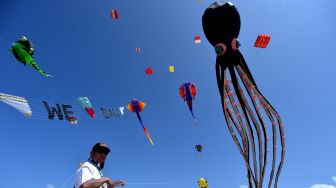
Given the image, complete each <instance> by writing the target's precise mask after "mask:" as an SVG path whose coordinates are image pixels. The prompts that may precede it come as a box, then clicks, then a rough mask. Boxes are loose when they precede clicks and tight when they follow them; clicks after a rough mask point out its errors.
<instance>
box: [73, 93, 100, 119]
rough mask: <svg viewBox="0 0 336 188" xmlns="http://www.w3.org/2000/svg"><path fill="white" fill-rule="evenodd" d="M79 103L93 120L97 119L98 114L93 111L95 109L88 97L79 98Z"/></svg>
mask: <svg viewBox="0 0 336 188" xmlns="http://www.w3.org/2000/svg"><path fill="white" fill-rule="evenodd" d="M77 103H78V104H79V105H80V106H81V107H82V108H83V109H84V110H85V111H86V113H87V114H88V115H89V116H90V117H91V118H95V117H96V113H95V111H94V110H93V107H92V105H91V103H90V100H89V98H87V97H78V98H77Z"/></svg>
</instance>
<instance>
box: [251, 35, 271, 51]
mask: <svg viewBox="0 0 336 188" xmlns="http://www.w3.org/2000/svg"><path fill="white" fill-rule="evenodd" d="M270 40H271V35H268V34H259V35H258V37H257V39H256V41H255V43H254V47H256V48H266V47H267V45H268V43H269V42H270Z"/></svg>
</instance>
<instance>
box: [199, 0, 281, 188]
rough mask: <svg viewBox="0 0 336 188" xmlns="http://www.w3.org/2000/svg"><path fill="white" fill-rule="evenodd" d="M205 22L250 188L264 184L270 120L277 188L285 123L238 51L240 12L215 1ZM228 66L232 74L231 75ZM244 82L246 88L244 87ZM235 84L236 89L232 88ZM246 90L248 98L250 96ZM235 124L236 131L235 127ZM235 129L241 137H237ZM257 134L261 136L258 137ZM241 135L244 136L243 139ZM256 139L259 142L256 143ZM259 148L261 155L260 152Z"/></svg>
mask: <svg viewBox="0 0 336 188" xmlns="http://www.w3.org/2000/svg"><path fill="white" fill-rule="evenodd" d="M202 24H203V30H204V33H205V36H206V37H207V39H208V41H209V42H210V43H211V44H212V45H213V46H214V47H215V51H216V54H217V59H216V77H217V84H218V89H219V92H220V95H221V101H222V107H223V112H224V116H225V120H226V123H227V126H228V128H229V131H230V133H231V136H232V138H233V139H234V141H235V143H236V145H237V147H238V149H239V151H240V153H241V155H242V156H243V158H244V161H245V164H246V167H247V173H248V182H249V188H252V187H255V188H262V186H263V180H264V176H265V171H266V167H267V156H268V154H267V153H268V147H267V146H268V134H267V126H266V123H269V124H271V125H272V135H273V150H272V154H273V157H272V167H271V172H270V177H269V183H268V187H269V188H270V187H271V186H272V181H273V178H274V172H275V170H276V176H275V180H274V187H275V188H276V187H277V183H278V178H279V175H280V173H281V168H282V166H283V163H284V158H285V136H284V129H283V124H282V122H281V119H280V116H279V115H278V113H277V112H276V110H275V109H274V108H273V106H272V105H271V104H270V103H269V102H268V101H267V100H266V98H265V97H264V96H263V95H262V94H261V92H260V91H259V89H258V87H257V85H256V83H255V81H254V79H253V77H252V74H251V72H250V70H249V68H248V67H247V64H246V62H245V60H244V57H243V55H242V54H241V53H240V51H239V50H238V47H239V46H240V44H239V41H238V39H237V38H238V35H239V31H240V16H239V12H238V10H237V9H236V7H235V6H234V5H233V4H232V3H231V2H228V3H224V2H215V3H213V4H212V5H210V6H209V7H208V8H207V9H206V10H205V12H204V15H203V17H202ZM227 69H228V72H229V73H230V76H228V75H227ZM237 75H238V76H237ZM229 77H231V80H228V79H229ZM230 85H231V86H230ZM241 85H243V86H244V87H243V88H242V87H241ZM232 86H233V90H231V87H232ZM243 89H244V90H243ZM244 93H245V94H244ZM246 93H247V94H248V97H246V96H247V95H246ZM258 101H259V103H258ZM260 109H263V110H260ZM263 114H266V116H267V117H268V119H267V118H266V119H264V118H263ZM266 121H267V122H266ZM232 124H233V126H234V127H235V129H236V130H234V129H233V127H232ZM277 128H278V129H279V132H280V139H279V140H280V142H281V151H280V152H281V160H280V163H279V165H278V167H277V168H275V164H276V154H277V151H276V149H277V148H276V142H277ZM235 132H237V133H238V134H239V135H238V134H237V135H238V136H240V137H237V135H236V134H235ZM255 133H256V134H257V139H255V138H254V136H255V135H254V134H255ZM238 138H241V142H240V141H239V140H238ZM256 140H257V143H255V142H256ZM250 148H251V149H252V156H250ZM256 148H257V151H258V152H259V155H257V154H256V152H257V151H256ZM257 157H258V162H257ZM250 158H251V159H252V160H253V169H252V166H250ZM258 165H259V168H258Z"/></svg>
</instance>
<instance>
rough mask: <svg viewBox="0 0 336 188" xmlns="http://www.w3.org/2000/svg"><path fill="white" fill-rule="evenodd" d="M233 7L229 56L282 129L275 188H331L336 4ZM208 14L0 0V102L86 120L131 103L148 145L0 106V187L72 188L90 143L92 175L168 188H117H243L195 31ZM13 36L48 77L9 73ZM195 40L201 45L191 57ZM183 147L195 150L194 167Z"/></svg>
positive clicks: (281, 1) (173, 3)
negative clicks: (99, 152) (202, 182)
mask: <svg viewBox="0 0 336 188" xmlns="http://www.w3.org/2000/svg"><path fill="white" fill-rule="evenodd" d="M232 2H233V3H234V4H235V5H236V6H237V8H238V10H239V11H240V16H241V22H242V26H241V31H240V35H239V38H240V41H241V43H242V46H241V48H240V51H241V52H242V54H243V55H244V57H245V59H246V61H247V64H248V66H249V68H250V70H251V72H252V74H253V76H254V78H255V80H256V82H257V84H258V86H259V89H260V90H261V91H262V93H263V94H264V96H265V97H266V98H267V99H268V100H269V101H270V102H271V103H272V105H273V106H274V107H275V108H276V109H277V111H278V112H279V114H280V115H281V117H282V119H283V122H284V125H285V133H286V149H287V153H286V159H285V165H284V167H283V170H282V175H281V176H280V179H279V184H278V187H282V188H335V187H336V177H335V176H336V163H335V156H336V150H335V146H336V139H335V135H336V126H335V109H334V106H335V105H336V101H335V100H334V99H335V88H336V87H335V86H336V84H335V80H336V74H335V73H334V70H335V68H336V66H335V59H336V53H335V47H334V44H335V42H336V37H335V33H336V24H335V23H336V11H335V8H336V1H334V0H318V1H316V0H314V1H313V0H297V1H290V0H245V1H238V0H233V1H232ZM211 3H213V1H208V0H202V1H201V2H200V3H199V2H198V1H196V0H188V1H181V0H170V1H167V0H165V1H162V0H156V1H153V0H141V1H138V0H137V1H136V0H133V1H125V0H30V1H24V0H1V1H0V23H1V24H0V37H1V38H0V63H1V69H0V80H1V82H0V92H2V93H8V94H13V95H17V96H22V97H27V98H32V99H35V100H45V101H50V102H59V103H65V104H73V105H74V106H75V105H76V103H75V100H76V99H77V97H80V96H87V97H89V99H90V100H91V103H92V105H93V106H94V107H97V108H99V107H111V108H113V107H119V106H121V105H126V104H127V103H128V102H129V101H130V100H131V99H132V98H134V97H135V98H138V99H140V100H141V101H144V102H145V103H146V104H147V106H146V108H145V109H144V111H143V112H142V113H141V116H142V118H143V121H144V122H145V124H146V126H147V129H148V130H149V132H150V134H151V136H152V139H153V141H154V143H155V146H151V145H150V144H149V142H148V140H147V138H146V137H145V135H144V133H143V131H142V129H141V126H140V124H139V122H138V120H137V118H136V115H135V114H132V113H130V112H126V113H125V115H124V116H122V117H119V118H113V119H110V120H102V119H100V120H92V119H90V118H89V117H88V116H85V114H84V112H83V111H80V110H78V111H76V115H78V116H80V117H81V118H80V119H79V121H78V124H77V125H75V126H74V125H70V124H69V123H67V122H65V121H59V120H54V121H49V120H41V119H38V118H34V116H33V118H31V119H29V118H26V117H24V116H23V115H22V114H21V113H19V112H17V111H16V110H15V109H13V108H11V107H9V106H7V105H6V104H4V103H1V104H0V130H1V131H0V149H1V155H0V161H1V162H2V163H1V172H0V177H1V178H0V179H1V185H0V187H2V188H10V187H16V188H23V187H28V188H60V187H61V186H62V185H64V186H63V187H71V186H72V185H73V183H74V182H73V178H71V176H72V175H73V174H74V173H75V171H76V169H77V167H78V164H79V162H82V161H85V160H86V159H87V158H88V157H89V151H90V149H91V147H92V146H93V145H94V144H95V143H96V142H100V141H102V142H106V143H107V144H108V145H109V146H110V147H111V154H110V156H109V157H108V159H107V164H106V167H105V169H104V173H105V175H107V176H109V177H111V178H112V179H124V180H125V181H126V182H129V183H137V182H138V183H167V184H158V185H148V184H147V185H141V184H140V185H135V184H130V185H127V187H130V188H133V187H136V188H150V187H153V188H168V187H175V188H186V187H190V188H191V187H197V186H198V185H197V180H198V178H200V177H205V178H206V179H207V180H208V182H209V187H211V188H216V187H222V188H226V187H227V188H244V187H245V186H246V185H247V179H246V170H245V166H244V163H243V159H242V158H241V156H240V154H239V152H238V150H237V148H236V146H235V144H234V142H233V140H232V138H231V136H230V134H229V131H228V129H227V127H226V123H225V120H224V116H223V112H222V109H221V103H220V96H219V92H218V89H217V84H216V77H215V58H216V55H215V52H214V49H213V47H212V46H211V45H210V44H209V43H208V41H207V40H206V39H205V36H204V33H203V30H202V21H201V18H202V15H203V12H204V10H205V9H206V8H207V7H208V6H209V5H210V4H211ZM111 9H118V10H119V12H120V19H119V20H112V19H111V18H110V16H109V11H110V10H111ZM259 33H268V34H270V35H271V37H272V38H271V42H270V44H269V46H268V47H267V48H266V49H257V48H254V47H253V44H254V41H255V38H256V37H257V35H258V34H259ZM21 35H25V36H27V37H28V38H29V39H30V40H31V41H32V42H33V43H34V47H35V54H34V57H35V60H36V62H37V63H38V64H39V65H40V67H41V68H42V69H43V70H44V71H45V72H47V73H49V74H52V75H54V78H51V79H50V78H46V77H43V76H41V75H40V74H38V72H36V71H35V70H33V69H31V68H29V67H28V66H27V67H24V66H23V65H22V64H20V63H18V62H16V60H15V59H14V57H13V56H12V55H11V54H10V52H9V50H8V49H9V48H10V46H11V42H14V41H16V40H17V39H18V38H19V36H21ZM195 35H200V36H201V38H202V43H201V44H194V41H193V39H194V36H195ZM136 47H140V48H141V53H140V54H137V53H136V52H135V48H136ZM169 65H174V66H175V73H173V74H172V73H169V71H168V66H169ZM146 67H152V68H153V70H154V74H153V75H152V76H147V75H146V74H145V73H144V71H145V68H146ZM187 81H193V82H194V83H195V84H196V86H197V91H198V93H197V96H196V100H195V101H194V113H195V116H196V118H197V120H198V127H197V128H194V127H193V126H192V117H191V115H190V113H189V111H188V108H187V105H186V104H185V103H184V102H183V100H182V99H181V98H180V96H179V93H178V87H179V85H180V84H182V83H184V82H187ZM33 113H34V111H33ZM80 114H82V115H80ZM83 114H84V115H83ZM196 144H202V145H203V146H204V151H203V153H202V157H200V156H199V155H196V152H195V150H194V146H195V145H196ZM68 178H69V179H68ZM67 179H68V181H67ZM318 184H320V185H318Z"/></svg>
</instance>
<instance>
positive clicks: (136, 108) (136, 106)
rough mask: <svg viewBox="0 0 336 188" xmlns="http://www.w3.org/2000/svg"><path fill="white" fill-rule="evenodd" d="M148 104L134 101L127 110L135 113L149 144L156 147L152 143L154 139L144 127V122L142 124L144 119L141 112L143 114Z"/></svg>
mask: <svg viewBox="0 0 336 188" xmlns="http://www.w3.org/2000/svg"><path fill="white" fill-rule="evenodd" d="M145 106H146V104H145V103H144V102H141V101H139V100H138V99H133V100H132V101H131V102H130V103H129V104H128V105H127V109H128V110H129V111H131V112H135V113H136V115H137V117H138V119H139V121H140V124H141V126H142V128H143V130H144V132H145V134H146V136H147V138H148V140H149V142H150V143H151V144H152V145H154V143H153V141H152V138H151V136H150V135H149V133H148V131H147V129H146V127H145V126H144V124H143V122H142V119H141V117H140V112H142V110H143V109H144V108H145Z"/></svg>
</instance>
